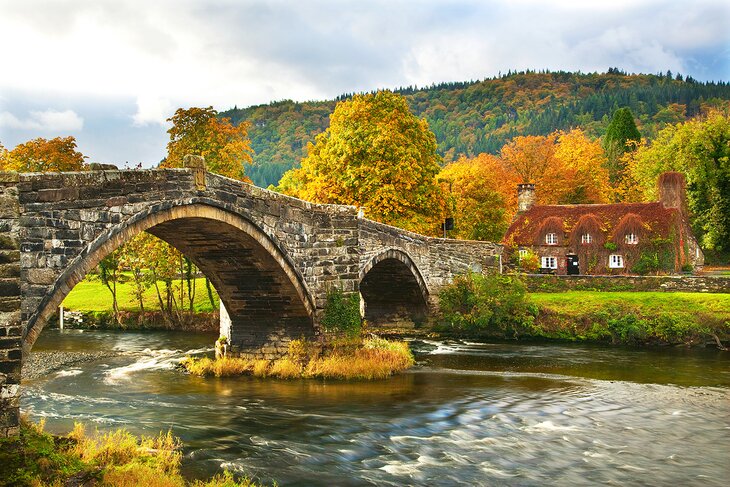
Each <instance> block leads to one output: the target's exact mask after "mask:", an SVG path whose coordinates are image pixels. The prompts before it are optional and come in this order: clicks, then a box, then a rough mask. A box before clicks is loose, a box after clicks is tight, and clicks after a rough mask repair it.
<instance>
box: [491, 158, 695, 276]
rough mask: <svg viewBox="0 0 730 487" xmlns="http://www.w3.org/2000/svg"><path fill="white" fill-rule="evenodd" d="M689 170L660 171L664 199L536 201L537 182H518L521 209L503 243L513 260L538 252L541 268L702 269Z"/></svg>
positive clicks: (589, 271) (617, 270)
mask: <svg viewBox="0 0 730 487" xmlns="http://www.w3.org/2000/svg"><path fill="white" fill-rule="evenodd" d="M685 186H686V182H685V179H684V175H682V174H681V173H678V172H667V173H664V174H662V175H661V176H660V177H659V201H657V202H653V203H617V204H605V205H603V204H601V205H535V204H534V202H535V185H534V184H520V185H518V188H517V192H518V213H517V215H516V217H515V220H514V221H513V222H512V225H511V226H510V228H509V229H508V230H507V234H506V235H505V238H504V242H503V243H504V244H505V246H506V247H507V248H511V249H512V250H513V252H512V255H511V257H510V263H511V264H513V265H515V266H517V265H519V262H520V259H521V257H524V256H526V255H528V254H529V252H532V253H534V254H535V255H536V256H537V257H538V259H539V266H540V272H546V273H555V274H648V273H670V274H671V273H678V272H680V271H682V270H689V269H695V270H699V269H701V268H702V265H703V264H704V255H703V254H702V250H701V249H700V247H699V245H698V243H697V240H696V239H695V238H694V236H693V235H692V231H691V229H690V226H689V220H688V210H687V201H686V195H685Z"/></svg>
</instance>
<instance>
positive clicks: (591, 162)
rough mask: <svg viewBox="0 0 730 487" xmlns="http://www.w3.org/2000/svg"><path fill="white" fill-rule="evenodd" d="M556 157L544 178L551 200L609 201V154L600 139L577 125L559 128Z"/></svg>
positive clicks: (562, 201) (546, 193)
mask: <svg viewBox="0 0 730 487" xmlns="http://www.w3.org/2000/svg"><path fill="white" fill-rule="evenodd" d="M554 157H555V160H556V164H555V165H554V166H553V167H552V168H551V169H552V171H548V173H547V174H546V177H545V178H544V179H543V181H542V185H543V187H544V188H545V189H546V191H543V193H545V196H552V198H553V199H554V200H553V201H551V203H557V204H561V205H563V204H590V203H606V202H608V201H609V198H610V194H611V187H610V185H609V183H608V179H609V177H608V171H607V170H606V168H605V165H606V154H605V152H604V151H603V148H602V147H601V144H600V142H598V141H596V140H590V139H589V138H588V137H586V135H585V132H583V131H582V130H580V129H573V130H571V131H570V132H557V145H556V148H555V153H554Z"/></svg>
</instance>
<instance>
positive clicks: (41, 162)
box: [0, 137, 85, 172]
mask: <svg viewBox="0 0 730 487" xmlns="http://www.w3.org/2000/svg"><path fill="white" fill-rule="evenodd" d="M0 152H3V151H0ZM84 159H85V156H84V155H83V154H82V153H81V152H79V151H77V150H76V139H75V138H74V137H56V138H55V139H50V140H48V139H44V138H42V137H39V138H37V139H33V140H29V141H28V142H25V143H23V144H19V145H18V146H16V147H15V149H13V150H11V151H9V152H8V151H4V153H3V154H0V169H3V170H6V171H19V172H48V171H52V172H59V171H83V170H84Z"/></svg>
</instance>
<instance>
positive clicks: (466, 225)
mask: <svg viewBox="0 0 730 487" xmlns="http://www.w3.org/2000/svg"><path fill="white" fill-rule="evenodd" d="M438 181H439V182H443V183H445V184H448V187H447V188H445V192H447V195H448V196H447V201H449V205H448V206H449V208H447V210H449V211H447V215H450V216H453V217H454V233H453V234H452V235H453V236H454V237H456V238H464V239H469V240H492V241H495V240H496V241H499V240H501V239H502V237H503V236H504V232H505V231H506V230H507V227H508V226H509V222H510V220H511V219H512V216H513V215H514V208H515V207H516V198H515V187H516V185H517V181H518V178H517V176H516V175H515V174H514V173H512V172H509V171H508V170H506V169H505V167H504V165H503V164H502V162H501V161H500V160H499V159H498V158H497V157H495V156H492V155H488V154H479V155H478V156H477V157H475V158H473V159H467V158H465V157H462V158H461V159H459V160H458V161H456V162H453V163H451V164H449V165H447V166H446V167H445V168H444V169H443V170H442V171H441V172H440V173H439V175H438Z"/></svg>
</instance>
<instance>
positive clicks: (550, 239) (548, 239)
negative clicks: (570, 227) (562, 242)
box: [545, 233, 558, 245]
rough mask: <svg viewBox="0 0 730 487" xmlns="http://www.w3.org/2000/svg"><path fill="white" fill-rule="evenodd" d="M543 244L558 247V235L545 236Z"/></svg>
mask: <svg viewBox="0 0 730 487" xmlns="http://www.w3.org/2000/svg"><path fill="white" fill-rule="evenodd" d="M545 243H546V244H548V245H558V234H557V233H547V234H545Z"/></svg>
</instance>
